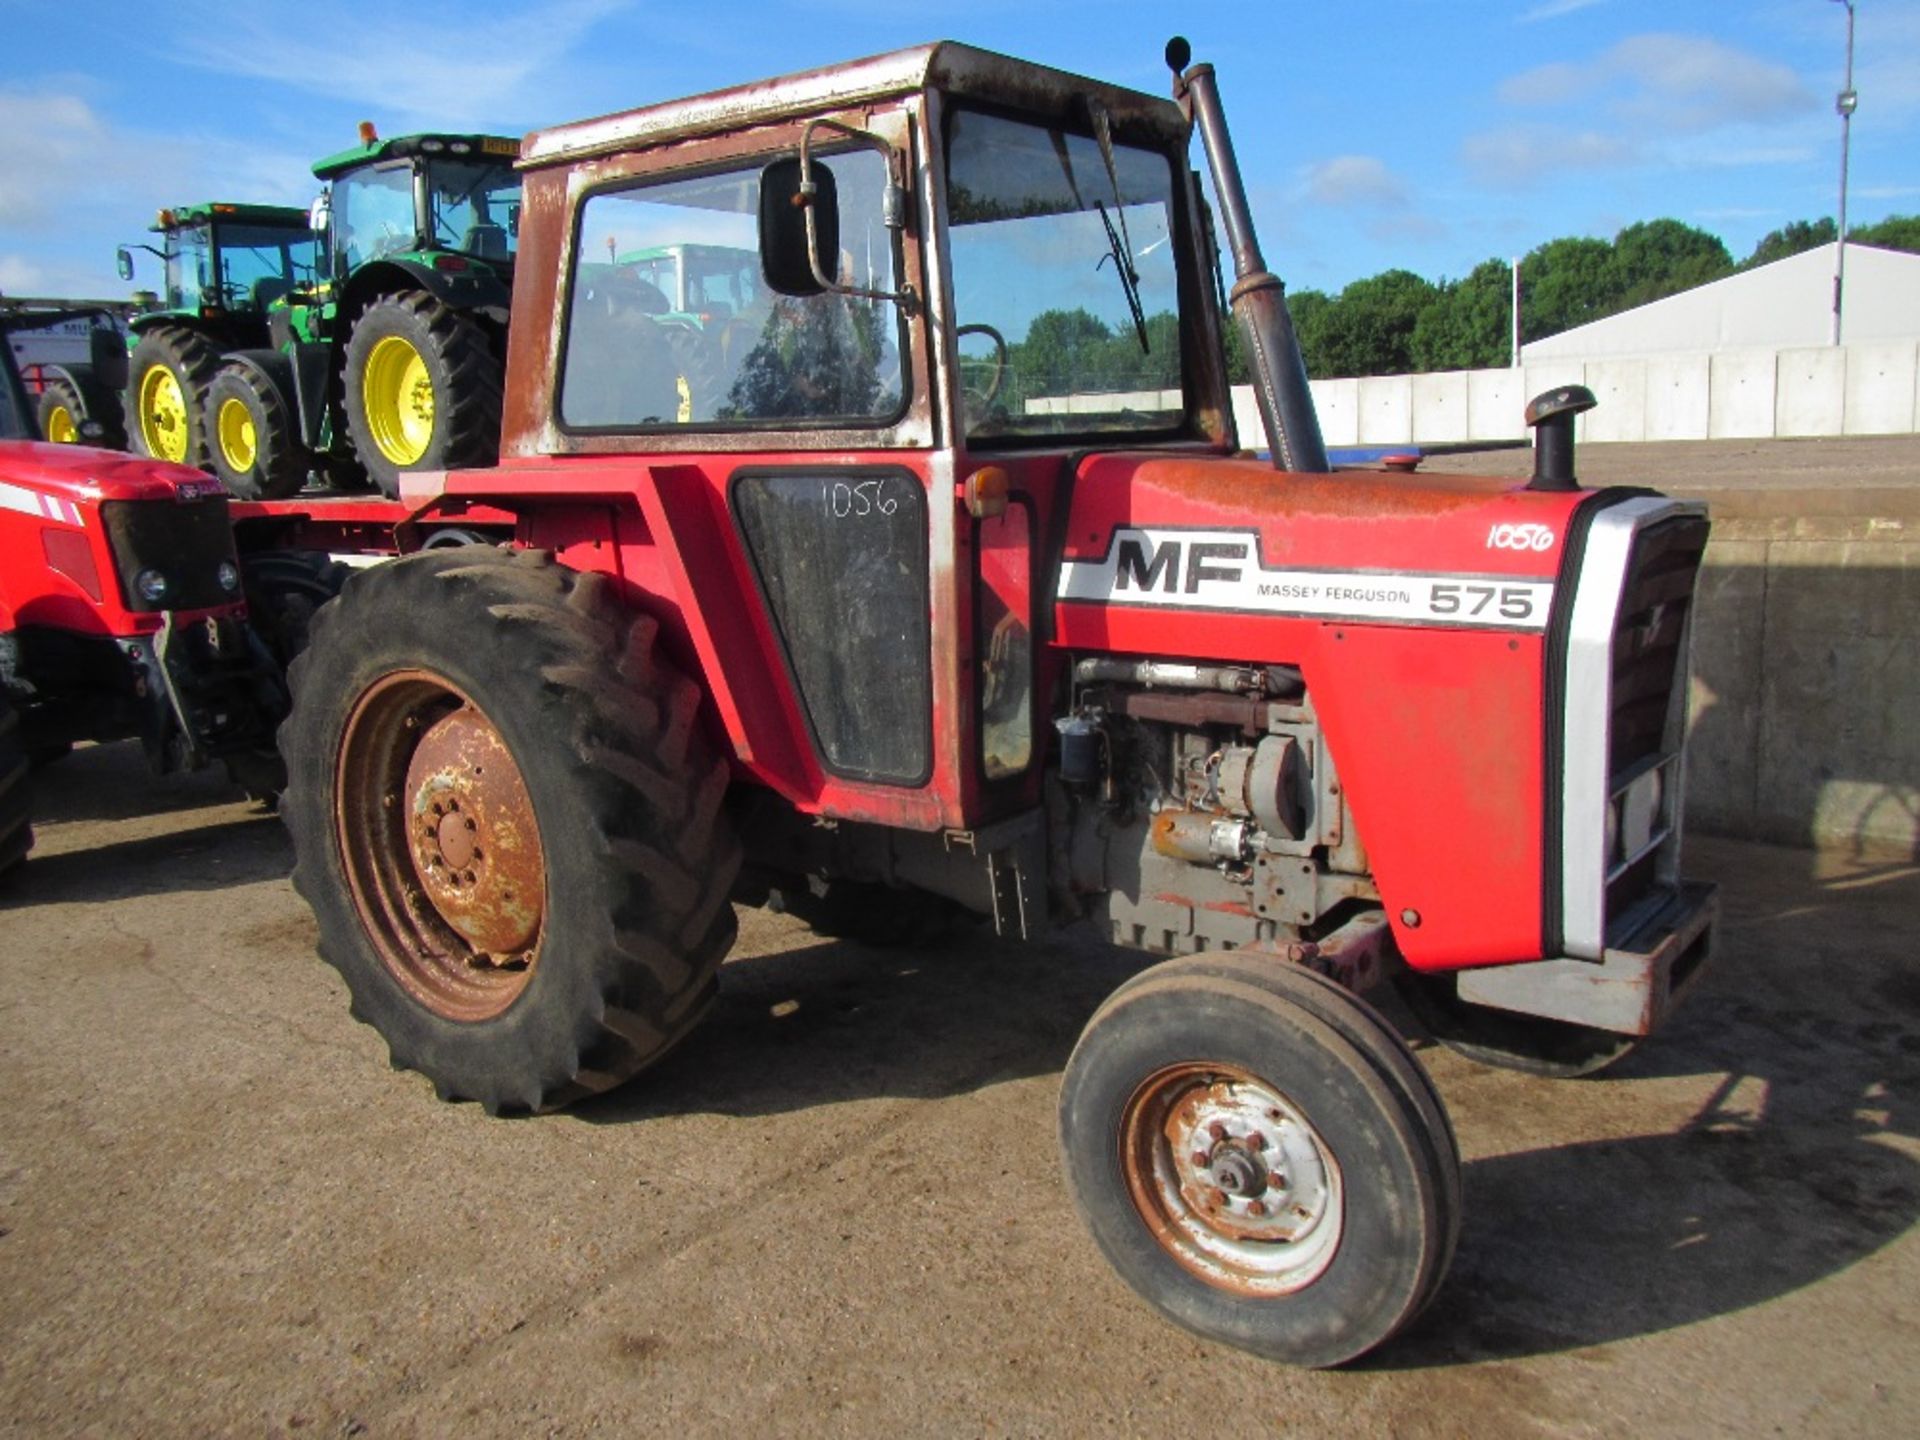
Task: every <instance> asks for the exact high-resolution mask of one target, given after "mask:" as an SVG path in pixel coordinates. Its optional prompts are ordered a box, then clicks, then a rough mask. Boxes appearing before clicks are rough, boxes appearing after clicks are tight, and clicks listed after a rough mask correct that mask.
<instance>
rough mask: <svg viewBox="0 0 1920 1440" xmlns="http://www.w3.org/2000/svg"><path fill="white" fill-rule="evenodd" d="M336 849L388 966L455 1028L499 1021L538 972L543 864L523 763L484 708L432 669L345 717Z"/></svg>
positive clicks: (376, 687) (369, 693)
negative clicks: (458, 1024) (518, 761)
mask: <svg viewBox="0 0 1920 1440" xmlns="http://www.w3.org/2000/svg"><path fill="white" fill-rule="evenodd" d="M335 774H336V776H337V779H336V781H335V789H334V813H335V814H336V815H337V816H338V822H337V823H338V826H339V833H338V837H337V838H338V843H339V845H340V854H341V857H342V860H343V864H344V869H345V871H346V875H347V883H348V888H349V889H350V891H351V892H352V898H353V904H354V908H355V910H356V911H357V912H358V913H359V917H360V923H361V926H362V928H363V930H364V932H365V934H366V935H367V937H368V939H369V940H370V941H371V942H372V943H373V946H374V948H375V950H376V951H377V952H378V954H379V956H380V959H381V962H382V963H383V964H384V965H385V966H386V967H387V969H388V971H389V972H390V973H391V974H392V975H393V977H394V978H395V979H396V980H398V981H399V982H400V984H401V985H402V986H404V987H405V989H406V990H407V992H408V994H410V995H411V996H412V997H413V998H414V999H415V1000H417V1001H418V1002H419V1003H420V1004H422V1005H424V1006H425V1007H426V1008H427V1009H428V1010H430V1011H432V1012H433V1013H434V1014H435V1015H438V1016H440V1017H442V1018H443V1019H447V1020H454V1021H462V1022H469V1023H471V1022H475V1021H481V1020H490V1019H492V1018H494V1017H495V1016H497V1015H499V1014H501V1013H502V1012H504V1011H505V1010H506V1009H507V1008H508V1007H509V1006H511V1005H512V1004H513V1002H514V1001H515V1000H517V999H518V998H519V997H520V995H521V993H522V992H523V991H524V990H525V989H526V987H527V985H528V983H529V982H530V981H531V980H532V978H533V972H534V969H535V968H536V966H537V965H538V963H539V957H540V943H541V939H542V936H543V934H544V931H545V921H546V861H545V855H544V852H543V850H542V847H541V843H540V830H539V825H538V823H537V821H536V819H535V817H534V812H533V804H532V800H531V797H530V796H529V795H528V793H527V787H526V781H525V780H524V779H523V778H522V777H521V774H520V767H519V766H518V765H517V764H516V763H515V762H514V759H513V755H512V752H511V751H509V750H508V749H507V746H506V742H505V741H504V740H502V739H501V737H500V732H499V731H498V730H497V729H496V728H495V727H494V725H493V722H492V721H491V720H489V719H488V718H487V716H486V714H485V712H483V711H482V710H481V709H480V707H479V706H477V705H475V704H474V703H473V700H472V699H471V698H470V697H469V696H467V695H466V694H465V693H463V692H462V691H461V690H460V689H459V688H458V687H457V686H455V685H453V684H452V683H451V682H450V681H448V680H446V679H445V678H443V677H441V676H438V675H434V674H432V673H430V672H428V671H425V670H402V671H396V672H394V673H393V674H390V675H385V676H382V677H381V678H380V679H379V680H378V681H376V682H375V683H374V684H373V685H371V686H370V687H368V689H367V690H366V691H365V692H364V693H363V694H362V695H361V696H360V698H359V700H358V701H357V702H356V703H355V705H354V707H353V710H352V712H351V713H350V714H349V715H348V717H347V723H346V728H345V731H344V732H343V734H342V736H341V741H340V763H339V765H338V767H337V768H336V771H335Z"/></svg>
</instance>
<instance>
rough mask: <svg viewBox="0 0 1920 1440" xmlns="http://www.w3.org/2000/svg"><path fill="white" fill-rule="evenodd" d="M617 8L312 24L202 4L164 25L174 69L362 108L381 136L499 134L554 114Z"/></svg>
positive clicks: (612, 4) (299, 9)
mask: <svg viewBox="0 0 1920 1440" xmlns="http://www.w3.org/2000/svg"><path fill="white" fill-rule="evenodd" d="M619 8H620V0H548V3H545V4H540V5H536V6H532V7H529V8H527V9H524V10H520V11H517V12H516V13H513V14H510V15H505V16H501V17H498V18H489V17H484V16H477V15H475V14H473V13H472V12H471V10H470V9H469V8H468V7H465V6H461V5H453V4H448V3H446V0H439V3H431V0H429V3H426V4H416V5H412V6H408V7H405V8H404V9H400V10H396V9H394V8H393V7H391V6H388V5H378V6H374V5H368V4H364V3H362V4H356V5H354V6H352V7H351V9H350V11H349V13H347V14H345V15H340V14H337V13H329V14H328V16H327V18H326V21H325V23H315V16H314V12H313V10H312V8H311V7H310V6H296V5H291V4H285V3H272V4H264V5H255V6H253V7H250V8H248V9H245V10H237V9H234V8H232V7H229V6H227V5H225V4H208V3H206V0H200V3H197V4H195V5H193V6H192V7H191V8H190V14H191V15H192V16H193V17H194V23H189V24H174V25H171V26H169V27H168V28H169V30H170V32H171V33H172V34H173V35H174V36H175V37H177V38H176V49H175V52H174V57H173V58H174V59H176V60H178V61H180V62H182V63H185V64H188V65H193V66H197V67H199V68H202V69H207V70H215V71H219V72H221V73H223V74H228V75H237V76H243V77H246V78H249V79H255V80H266V81H271V82H274V83H276V84H281V85H288V86H292V87H294V88H296V89H300V90H305V91H307V92H309V93H311V94H315V95H320V96H324V97H326V98H328V99H332V100H337V101H341V102H344V103H348V104H354V105H359V106H363V107H365V108H366V109H367V110H368V111H369V113H372V114H374V117H375V119H376V120H379V121H381V122H382V124H381V128H382V130H383V131H389V132H391V131H392V129H393V125H394V123H396V122H395V121H394V120H393V119H392V117H399V120H398V123H403V124H405V125H406V127H407V128H415V127H419V128H425V127H429V126H431V127H434V128H439V129H468V128H498V127H501V126H512V125H520V124H522V123H523V122H524V121H525V120H526V117H529V116H535V117H538V116H544V115H546V114H547V113H548V112H550V111H552V110H554V109H556V108H559V109H565V108H566V107H565V106H564V105H563V106H559V107H556V106H555V105H554V104H553V101H552V99H551V92H552V91H553V90H554V89H556V88H560V87H562V86H563V85H564V83H565V80H564V67H563V65H562V63H561V62H562V61H564V60H565V59H566V58H567V57H568V55H569V54H570V53H571V52H572V51H573V50H574V48H575V47H576V46H577V45H578V44H579V43H580V41H581V40H582V39H584V38H585V36H586V34H587V32H588V31H589V30H591V29H592V28H593V27H594V25H596V24H597V23H598V22H599V21H601V20H602V19H604V18H605V17H606V16H607V15H609V14H611V13H612V12H613V11H615V10H616V9H619Z"/></svg>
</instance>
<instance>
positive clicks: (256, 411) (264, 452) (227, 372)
mask: <svg viewBox="0 0 1920 1440" xmlns="http://www.w3.org/2000/svg"><path fill="white" fill-rule="evenodd" d="M207 413H208V415H209V417H210V419H209V422H208V424H209V429H210V430H211V434H212V443H211V446H210V455H211V459H212V461H213V473H214V474H216V475H218V476H219V477H220V479H221V481H222V483H224V484H225V485H226V487H227V489H229V490H230V491H232V492H233V493H234V494H235V495H237V496H238V497H239V498H240V499H242V500H280V499H284V498H286V497H287V496H289V495H294V494H297V493H298V492H299V490H300V487H301V486H303V485H305V484H306V483H307V472H308V471H309V470H311V469H312V468H313V456H312V455H311V454H309V453H308V451H307V448H306V446H304V445H302V444H301V443H300V441H299V439H298V432H297V430H296V428H295V425H294V420H293V413H292V411H291V409H289V407H288V405H287V397H286V396H284V395H283V394H281V393H280V387H279V386H277V385H275V384H274V383H273V382H272V381H270V380H268V379H267V378H266V377H265V376H264V375H262V374H261V373H260V372H259V371H258V370H256V369H254V368H253V367H252V366H251V365H240V364H230V365H226V366H223V367H222V368H221V370H220V372H219V373H218V374H217V375H215V376H214V377H213V383H212V384H210V385H209V386H208V387H207Z"/></svg>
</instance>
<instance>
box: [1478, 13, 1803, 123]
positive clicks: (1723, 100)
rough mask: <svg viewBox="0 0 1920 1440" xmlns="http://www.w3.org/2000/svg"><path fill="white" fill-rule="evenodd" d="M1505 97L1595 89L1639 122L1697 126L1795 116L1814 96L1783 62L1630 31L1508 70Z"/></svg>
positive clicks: (1543, 101)
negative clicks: (1581, 57) (1578, 51)
mask: <svg viewBox="0 0 1920 1440" xmlns="http://www.w3.org/2000/svg"><path fill="white" fill-rule="evenodd" d="M1499 95H1500V98H1501V99H1502V100H1505V101H1507V102H1508V103H1509V104H1513V105H1521V106H1529V107H1536V108H1546V107H1554V106H1567V105H1573V104H1581V103H1586V102H1590V101H1591V99H1592V98H1593V97H1595V96H1599V97H1601V103H1602V104H1604V106H1605V107H1606V109H1607V110H1608V111H1609V112H1610V113H1611V114H1612V115H1614V117H1615V118H1616V119H1618V120H1622V121H1625V122H1627V123H1629V124H1631V125H1634V126H1636V127H1638V128H1641V129H1644V130H1649V131H1653V130H1657V131H1663V132H1666V133H1673V132H1676V131H1689V132H1698V131H1704V130H1712V129H1717V128H1719V127H1721V126H1725V125H1739V124H1761V123H1766V122H1769V121H1776V120H1783V119H1789V118H1795V117H1798V116H1801V115H1804V114H1806V113H1807V112H1808V111H1810V110H1812V109H1813V108H1815V107H1816V106H1817V104H1818V101H1817V99H1816V97H1815V96H1814V94H1813V92H1812V91H1810V90H1808V89H1807V87H1806V86H1805V85H1804V84H1802V83H1801V80H1800V77H1799V76H1797V75H1796V74H1794V72H1793V71H1792V70H1791V69H1789V68H1788V67H1787V66H1785V65H1780V64H1776V63H1774V62H1773V61H1771V60H1763V59H1761V58H1760V57H1759V56H1757V55H1753V54H1750V53H1748V52H1747V51H1744V50H1740V49H1737V48H1735V47H1734V46H1731V45H1725V44H1722V43H1721V42H1720V41H1718V40H1711V39H1708V38H1707V37H1705V36H1701V35H1668V34H1645V35H1630V36H1628V37H1627V38H1626V39H1625V40H1622V41H1621V42H1620V43H1619V44H1617V45H1615V46H1613V47H1612V48H1611V49H1609V50H1607V51H1605V52H1603V53H1602V54H1600V55H1598V56H1596V57H1595V58H1594V59H1592V60H1590V61H1585V62H1580V63H1568V62H1564V61H1560V62H1555V63H1552V64H1548V65H1540V66H1536V67H1534V68H1533V69H1531V70H1523V71H1521V72H1520V73H1519V74H1517V75H1512V76H1509V77H1508V78H1507V79H1506V80H1505V81H1503V82H1502V83H1501V85H1500V89H1499Z"/></svg>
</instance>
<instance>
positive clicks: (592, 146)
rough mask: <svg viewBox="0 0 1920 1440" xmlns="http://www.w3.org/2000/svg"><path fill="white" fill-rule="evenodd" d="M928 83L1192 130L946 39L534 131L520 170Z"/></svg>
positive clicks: (1092, 84) (1155, 111) (1130, 101)
mask: <svg viewBox="0 0 1920 1440" xmlns="http://www.w3.org/2000/svg"><path fill="white" fill-rule="evenodd" d="M929 88H931V89H936V90H940V91H943V92H945V93H947V94H950V95H955V96H960V97H963V98H970V99H976V100H981V101H986V102H989V103H994V104H999V105H1007V106H1012V107H1014V108H1016V109H1019V110H1021V111H1024V112H1027V113H1030V114H1033V115H1036V116H1039V117H1042V118H1059V119H1062V120H1066V121H1068V122H1069V123H1071V124H1073V125H1075V126H1076V127H1077V126H1080V125H1084V124H1085V123H1086V113H1087V112H1086V109H1085V99H1093V100H1098V101H1099V102H1100V103H1101V104H1102V105H1103V106H1104V107H1105V108H1106V110H1107V113H1108V114H1109V115H1110V116H1111V117H1112V119H1113V127H1114V131H1115V133H1116V134H1117V135H1121V136H1124V137H1126V138H1128V139H1131V140H1134V141H1136V142H1139V141H1145V142H1147V143H1150V144H1151V143H1155V142H1160V143H1163V144H1164V143H1174V144H1177V143H1180V142H1182V141H1183V140H1184V138H1185V136H1186V133H1187V121H1186V117H1185V116H1183V115H1182V114H1181V113H1180V108H1179V107H1178V106H1177V105H1175V104H1174V103H1173V102H1172V101H1171V100H1166V99H1161V98H1158V97H1156V96H1152V95H1146V94H1143V93H1142V92H1140V91H1138V90H1127V89H1123V88H1121V87H1120V86H1117V85H1106V84H1102V83H1101V82H1099V81H1097V80H1088V79H1085V78H1084V77H1082V76H1078V75H1070V74H1068V73H1067V72H1065V71H1063V70H1054V69H1050V68H1049V67H1047V66H1045V65H1035V64H1032V63H1031V62H1029V61H1026V60H1015V59H1013V58H1012V57H1010V56H1006V55H998V54H995V53H994V52H993V51H991V50H980V49H976V48H975V47H973V46H971V45H961V44H958V43H956V42H954V41H951V40H941V41H936V42H934V43H933V44H930V45H919V46H915V47H914V48H913V49H910V50H895V51H893V52H891V53H890V54H886V55H874V56H870V57H868V58H867V59H864V60H849V61H845V62H843V63H841V64H838V65H829V66H827V67H825V68H824V69H819V70H803V71H800V72H799V73H797V74H793V75H783V76H780V77H778V78H775V79H772V80H757V81H753V82H751V83H749V84H745V85H735V86H732V87H730V88H728V89H725V90H713V91H709V92H708V93H707V94H704V95H695V96H691V97H689V98H687V99H684V100H669V101H665V102H663V103H661V104H658V105H645V106H642V107H640V108H639V109H635V110H624V111H621V112H619V113H618V114H614V115H603V116H600V117H599V118H597V119H593V120H579V121H575V122H574V123H572V124H569V125H555V126H552V127H550V128H548V129H545V130H536V131H535V132H534V133H533V134H531V135H529V136H528V137H527V139H526V143H525V144H524V146H523V147H522V148H521V152H520V168H521V169H522V170H537V169H543V168H545V167H547V166H550V165H564V164H568V163H571V162H574V161H578V160H585V159H591V158H593V157H596V156H600V155H609V154H615V153H617V152H620V151H624V150H637V149H641V148H644V147H646V146H650V145H654V144H659V143H662V142H665V141H669V140H683V139H690V138H693V137H696V136H699V135H704V134H714V133H726V132H732V131H737V130H739V129H741V128H742V127H743V126H747V125H755V124H763V123H767V122H771V121H777V120H783V119H791V118H794V117H797V116H801V115H810V114H817V113H819V112H820V111H822V110H833V109H840V108H845V107H848V106H853V105H861V104H866V103H870V102H873V101H878V100H886V99H892V98H895V97H898V96H902V95H909V94H912V93H914V92H916V91H920V90H925V89H929ZM1083 97H1084V98H1083Z"/></svg>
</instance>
